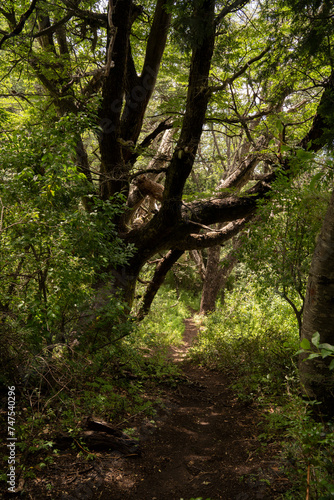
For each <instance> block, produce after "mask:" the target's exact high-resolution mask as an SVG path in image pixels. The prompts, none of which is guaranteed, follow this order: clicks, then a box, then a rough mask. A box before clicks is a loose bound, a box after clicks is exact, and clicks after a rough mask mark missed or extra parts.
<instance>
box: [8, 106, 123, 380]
mask: <svg viewBox="0 0 334 500" xmlns="http://www.w3.org/2000/svg"><path fill="white" fill-rule="evenodd" d="M88 124H89V118H88V117H86V116H79V117H77V116H76V117H74V116H70V115H69V116H64V117H63V118H61V119H59V120H58V121H57V122H55V123H54V124H53V125H51V124H49V127H48V134H47V135H46V134H45V133H44V131H43V130H42V129H40V128H38V127H34V128H30V127H29V126H28V125H27V127H26V128H25V129H24V131H22V132H15V133H14V135H13V137H11V139H10V140H8V141H7V140H3V141H2V150H1V165H2V168H1V171H0V178H1V183H0V212H1V227H0V254H1V268H0V275H1V281H2V287H1V291H0V306H1V322H2V326H3V328H2V333H1V335H2V339H1V340H2V343H3V344H4V345H6V346H7V347H6V352H5V353H4V357H3V358H2V360H1V361H2V366H3V373H6V371H7V370H8V371H9V373H10V372H11V366H12V363H13V359H12V358H15V359H16V362H17V363H18V364H21V361H22V359H21V356H23V355H24V352H25V353H26V354H27V351H29V350H30V351H31V353H34V354H38V353H41V351H43V350H44V349H45V348H46V346H48V345H50V344H53V343H58V342H66V343H70V342H73V340H74V339H75V338H76V339H78V337H79V340H82V339H80V330H79V328H78V322H79V321H80V318H81V317H82V315H83V313H84V310H85V309H88V308H90V307H91V303H92V300H93V297H94V293H95V292H94V289H93V285H94V282H95V281H96V276H97V274H99V276H100V280H101V281H102V282H103V281H106V280H110V279H112V275H110V273H109V274H108V273H105V271H104V270H105V269H107V268H109V269H110V268H112V267H117V266H119V265H124V264H125V263H126V261H127V258H128V257H129V255H131V248H130V247H126V246H125V245H124V244H123V243H122V242H121V240H120V238H119V237H118V236H117V231H116V227H115V225H114V223H113V219H114V218H115V216H117V215H119V214H120V213H121V212H122V204H123V203H124V200H123V198H122V196H118V197H116V198H115V199H113V200H109V201H106V202H101V201H100V200H98V199H97V198H96V197H95V196H94V195H92V194H91V188H90V187H89V186H88V183H87V180H86V177H85V175H84V174H83V173H82V172H80V171H79V170H78V168H77V167H76V166H75V157H76V155H75V144H76V141H77V134H78V133H79V132H83V131H84V129H85V128H86V127H87V126H88ZM64 136H65V137H66V141H64ZM84 199H86V203H88V204H89V210H86V209H85V208H84V206H83V201H82V200H84ZM125 312H126V311H125V309H124V304H122V301H121V298H120V297H117V296H116V295H115V296H113V297H112V298H110V301H109V302H108V305H107V306H104V307H103V308H102V310H101V311H100V317H101V316H102V315H103V321H102V320H100V321H98V320H97V318H98V317H99V311H98V310H97V311H96V314H95V317H92V318H91V320H92V321H93V322H94V324H95V326H96V329H95V332H94V335H91V336H90V338H89V337H88V338H87V339H86V340H88V342H89V343H93V344H94V343H95V344H99V345H102V344H104V343H106V342H107V339H109V341H110V340H112V338H113V337H114V338H115V337H119V336H120V334H121V330H122V328H123V327H124V325H125V324H124V325H123V326H122V325H121V322H120V317H121V316H122V314H123V315H124V313H125ZM106 324H109V325H110V324H114V325H115V326H114V327H113V328H111V331H110V328H109V330H108V331H107V330H106ZM97 330H99V331H100V333H99V332H98V331H97ZM113 330H114V331H113ZM124 333H126V332H124ZM97 339H98V340H97ZM22 342H23V346H24V347H23V349H21V352H17V346H18V345H19V344H20V343H22ZM44 354H46V351H45V352H44ZM6 365H8V366H7V368H6ZM11 376H12V375H11Z"/></svg>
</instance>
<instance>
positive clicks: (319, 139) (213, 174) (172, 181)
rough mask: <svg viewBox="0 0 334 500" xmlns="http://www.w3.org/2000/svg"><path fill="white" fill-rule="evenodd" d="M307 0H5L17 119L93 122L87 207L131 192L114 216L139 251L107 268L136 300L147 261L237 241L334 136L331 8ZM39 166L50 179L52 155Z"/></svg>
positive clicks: (8, 85)
mask: <svg viewBox="0 0 334 500" xmlns="http://www.w3.org/2000/svg"><path fill="white" fill-rule="evenodd" d="M307 9H309V10H310V11H312V12H311V14H312V15H309V14H307V13H306V14H305V15H304V14H303V11H299V12H297V11H296V10H295V9H294V7H293V5H292V4H291V3H289V2H286V3H285V4H284V9H282V5H281V3H279V2H273V3H271V5H270V6H263V5H262V4H261V3H260V2H249V1H245V0H243V1H239V0H237V1H234V2H233V1H232V2H228V3H226V2H220V1H218V0H216V1H214V0H198V1H196V2H193V3H191V2H190V3H188V4H186V5H183V6H180V5H179V4H175V5H174V4H173V3H172V2H170V1H169V0H156V1H143V2H142V3H141V4H140V5H137V4H135V3H133V1H132V0H115V1H112V0H110V1H109V2H108V4H107V5H105V6H102V5H101V4H100V3H98V2H88V1H85V0H81V1H76V2H68V1H67V0H61V1H60V2H59V3H58V4H57V5H50V4H49V3H47V2H44V1H43V0H41V1H39V2H35V1H33V2H31V3H30V4H29V5H27V2H22V3H20V4H17V5H15V6H14V5H13V4H12V3H9V2H5V4H4V6H3V7H1V9H0V16H1V17H0V29H1V33H2V40H1V42H0V48H1V51H2V54H3V56H4V58H3V63H2V69H1V71H2V75H3V76H2V85H3V94H2V97H1V106H2V110H3V113H4V114H3V116H4V120H3V125H2V126H3V129H4V131H5V132H6V130H7V128H6V127H7V125H6V120H5V118H6V117H7V119H10V117H12V116H14V115H15V116H19V117H20V116H22V121H21V123H24V125H23V126H24V127H25V128H26V129H29V134H34V133H36V134H37V135H38V132H37V131H38V126H39V125H38V124H40V125H41V127H42V129H43V128H45V127H49V126H50V124H53V123H54V122H59V123H63V122H62V120H64V119H66V117H70V116H72V117H74V118H73V119H74V121H77V123H78V125H79V124H80V123H81V124H82V126H81V125H80V126H78V127H76V128H75V129H73V130H74V135H73V134H72V135H71V139H69V137H70V136H69V134H68V131H67V129H66V127H65V129H66V131H65V132H64V138H63V139H64V141H65V142H66V140H71V150H72V153H71V158H70V160H69V161H71V162H72V164H73V167H74V168H76V169H77V171H78V173H80V175H81V177H80V179H81V180H83V181H84V183H85V190H84V191H85V192H84V193H83V194H82V197H81V199H80V201H77V206H78V208H79V209H80V210H84V211H85V212H86V213H87V214H89V213H90V212H91V211H92V210H93V211H94V209H95V208H94V207H95V202H94V203H93V202H92V200H99V201H98V203H99V204H101V206H103V204H109V203H112V202H111V200H115V199H117V200H119V196H121V197H123V198H122V199H123V200H124V212H123V213H122V214H120V213H119V212H118V210H116V213H115V215H114V217H113V218H112V224H113V225H114V227H115V228H116V231H117V235H118V238H120V240H121V241H122V242H123V244H125V245H131V248H132V255H131V257H129V260H128V262H127V263H126V264H115V266H116V269H112V265H111V264H106V266H105V268H104V270H103V272H104V273H105V276H108V275H109V274H108V273H111V272H114V276H115V275H116V276H122V277H123V278H124V279H123V278H122V279H121V280H119V283H117V284H116V286H119V287H120V288H121V289H123V292H124V294H125V297H126V300H127V301H128V303H129V304H130V305H131V303H132V300H133V297H134V294H135V286H136V280H137V278H138V277H139V273H140V271H141V269H142V268H143V266H144V265H145V263H146V262H147V261H148V260H149V259H151V258H152V257H154V256H155V255H156V254H158V253H159V252H165V253H168V252H170V251H171V252H173V251H176V252H177V253H178V252H181V251H182V252H183V251H186V250H196V249H202V248H207V247H212V246H214V245H218V244H223V243H226V242H227V241H228V240H229V239H231V238H232V237H234V236H236V234H237V233H238V232H240V231H243V230H244V229H245V227H247V224H249V223H250V221H251V220H252V219H253V218H254V217H255V214H256V213H257V211H258V205H259V203H262V202H265V203H271V201H270V199H271V192H272V188H273V185H274V184H275V183H277V182H281V181H282V179H284V182H291V180H292V179H293V178H296V177H298V175H299V174H300V173H301V172H302V171H303V169H304V168H305V165H306V164H307V163H309V162H310V161H311V159H314V158H316V156H314V155H317V154H318V155H319V154H321V152H322V151H323V150H324V148H326V147H328V146H329V145H330V144H331V141H332V137H333V132H332V131H333V123H332V118H331V117H332V112H331V110H332V108H333V102H334V97H333V81H334V74H333V72H332V66H331V62H330V58H328V57H327V56H326V54H328V48H329V47H330V44H331V37H332V25H331V21H330V19H331V12H332V11H331V8H329V7H328V6H327V4H326V6H325V5H324V6H323V9H325V10H326V17H325V18H324V17H323V9H322V8H320V7H319V8H318V7H316V6H308V5H305V10H306V11H307ZM320 19H322V20H324V23H325V24H326V37H324V35H323V31H321V33H320V31H319V33H318V38H319V37H320V38H321V44H320V45H319V49H318V50H316V49H314V48H312V50H309V51H307V50H306V49H307V44H308V43H309V41H310V36H311V34H312V33H314V30H315V26H317V23H318V22H319V20H320ZM17 20H18V21H17ZM269 20H270V22H269ZM273 21H274V22H273ZM301 24H302V26H303V29H301V28H300V26H301ZM326 44H327V45H326ZM325 45H326V48H325ZM326 51H327V52H326ZM19 122H20V118H19V119H16V122H15V123H16V125H15V127H16V129H15V130H11V131H10V132H8V133H9V134H12V133H14V134H15V133H18V130H19V129H20V126H21V125H20V124H19ZM15 127H14V128H15ZM6 133H7V132H6ZM38 140H40V149H41V150H45V147H46V146H45V145H44V144H43V141H44V139H38ZM2 141H3V144H4V147H5V148H6V147H9V143H10V139H9V136H7V138H6V136H3V139H2ZM37 142H38V141H37ZM44 142H45V141H44ZM19 147H20V146H19ZM20 154H22V155H23V151H21V153H20ZM302 154H305V155H306V156H307V158H306V156H305V157H303V158H302ZM50 158H51V157H50ZM312 161H313V160H312ZM11 165H12V167H11V168H14V169H15V168H18V169H19V168H21V167H19V166H18V164H17V166H15V164H14V163H12V164H11ZM27 168H31V169H32V171H33V172H34V175H35V176H36V175H39V176H41V179H44V176H45V168H44V166H43V167H41V166H40V165H37V164H34V162H32V164H31V165H29V166H27ZM32 178H33V179H35V177H34V176H33V177H32ZM45 180H46V179H45ZM32 182H36V180H33V181H32ZM71 182H72V181H71ZM50 192H54V190H53V189H52V188H50ZM214 224H220V226H219V228H217V227H214V228H213V227H211V226H212V225H214ZM173 255H176V254H173ZM173 260H174V259H168V260H167V262H171V265H172V261H173ZM164 269H165V271H166V272H167V270H168V266H167V265H166V266H164ZM115 273H116V274H115ZM95 279H96V281H97V283H101V281H100V279H99V277H97V276H96V277H95ZM102 281H103V282H104V280H102ZM106 281H108V280H106ZM113 281H115V280H113ZM116 281H117V280H116ZM103 286H105V283H104V284H103ZM113 286H114V285H113Z"/></svg>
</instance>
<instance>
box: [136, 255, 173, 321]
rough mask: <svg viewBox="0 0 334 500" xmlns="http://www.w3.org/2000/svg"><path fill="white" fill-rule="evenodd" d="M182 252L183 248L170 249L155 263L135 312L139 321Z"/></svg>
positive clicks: (148, 308)
mask: <svg viewBox="0 0 334 500" xmlns="http://www.w3.org/2000/svg"><path fill="white" fill-rule="evenodd" d="M182 254H183V250H170V251H169V252H168V253H167V255H165V257H164V258H163V259H162V260H161V261H160V262H159V264H158V265H157V267H156V270H155V273H154V275H153V278H152V280H151V283H150V284H149V285H148V287H147V289H146V291H145V295H144V299H143V302H142V305H141V307H140V309H139V312H138V314H137V319H138V320H139V321H141V320H142V319H143V318H144V316H146V314H147V313H148V311H149V310H150V307H151V304H152V302H153V299H154V297H155V296H156V294H157V292H158V290H159V288H160V286H161V285H162V283H163V282H164V280H165V277H166V274H167V273H168V271H169V270H170V269H171V268H172V266H173V265H174V264H175V262H177V261H178V259H179V258H180V257H181V255H182Z"/></svg>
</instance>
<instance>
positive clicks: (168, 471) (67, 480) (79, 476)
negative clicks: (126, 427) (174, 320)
mask: <svg viewBox="0 0 334 500" xmlns="http://www.w3.org/2000/svg"><path fill="white" fill-rule="evenodd" d="M196 334H197V330H196V326H195V324H194V323H193V322H192V320H191V319H188V320H186V328H185V333H184V343H183V345H182V346H181V347H179V348H171V351H170V355H169V357H170V359H171V362H173V363H178V364H179V365H180V367H181V369H182V374H183V375H182V376H181V377H180V380H179V382H178V383H177V384H176V385H175V386H174V387H171V386H170V385H167V384H166V387H165V388H164V409H163V410H161V411H160V412H159V414H158V416H157V417H156V418H155V419H154V421H148V419H146V420H144V421H143V420H138V421H137V422H136V423H135V425H136V428H137V434H138V436H139V443H140V448H141V455H140V456H138V455H132V454H129V455H124V454H120V453H117V452H112V453H97V454H96V459H95V460H94V461H93V462H87V461H86V460H83V458H82V457H80V458H79V457H78V455H77V454H76V453H75V452H73V451H67V452H62V453H61V454H60V456H59V457H58V458H57V459H56V460H55V462H54V463H53V464H52V465H50V466H48V468H47V469H46V470H43V471H40V472H39V473H38V474H37V477H36V478H35V479H34V480H30V481H28V482H27V483H26V484H25V485H21V486H23V488H22V489H23V492H24V493H23V495H22V492H21V495H20V498H22V497H23V498H29V499H33V500H39V499H47V498H51V499H61V500H65V499H66V500H74V499H80V500H85V499H87V500H90V499H101V500H181V499H183V500H190V499H203V500H206V499H210V500H219V499H222V500H255V499H265V500H271V499H278V498H281V495H282V493H283V492H284V491H285V490H286V489H287V488H288V486H289V484H288V481H287V479H286V477H284V474H283V473H282V472H281V470H280V466H281V463H280V459H279V450H278V449H277V445H275V444H270V443H266V446H263V445H261V443H260V442H259V439H258V436H259V434H260V433H261V420H262V419H261V414H260V413H259V412H258V410H257V409H256V408H255V407H252V406H251V405H245V404H243V403H242V402H240V401H239V400H238V399H237V397H236V396H235V394H234V393H233V392H232V391H231V390H230V389H229V385H230V382H229V380H227V379H226V376H225V375H224V374H222V373H217V372H214V371H210V370H208V369H205V368H203V367H199V366H195V365H193V364H192V363H190V362H189V361H188V360H187V359H186V355H187V351H188V349H189V346H191V344H192V342H194V341H195V339H196ZM12 497H13V494H11V498H12Z"/></svg>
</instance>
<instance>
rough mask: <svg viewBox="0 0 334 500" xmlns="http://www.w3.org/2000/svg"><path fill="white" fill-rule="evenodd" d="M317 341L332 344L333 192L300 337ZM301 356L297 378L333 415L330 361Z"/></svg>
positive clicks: (333, 375) (312, 270)
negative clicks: (318, 335)
mask: <svg viewBox="0 0 334 500" xmlns="http://www.w3.org/2000/svg"><path fill="white" fill-rule="evenodd" d="M316 332H318V333H319V334H320V342H321V343H328V344H334V192H333V194H332V198H331V201H330V203H329V207H328V210H327V213H326V215H325V218H324V222H323V225H322V228H321V232H320V235H319V237H318V240H317V244H316V248H315V251H314V254H313V259H312V263H311V268H310V274H309V279H308V284H307V291H306V299H305V307H304V316H303V325H302V332H301V338H302V339H308V340H309V341H310V342H311V339H312V336H313V335H314V333H316ZM306 357H307V356H306V355H301V359H300V365H299V370H300V377H301V382H302V385H303V389H304V391H305V393H306V394H307V396H309V397H310V398H312V399H316V400H318V401H320V402H322V406H321V408H322V409H323V410H324V411H325V412H326V413H330V414H334V373H333V371H330V370H329V368H328V365H329V362H330V360H331V358H325V359H322V358H314V359H312V360H307V361H305V358H306Z"/></svg>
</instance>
